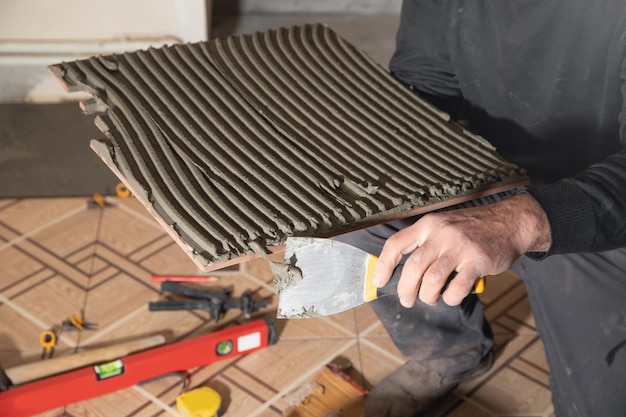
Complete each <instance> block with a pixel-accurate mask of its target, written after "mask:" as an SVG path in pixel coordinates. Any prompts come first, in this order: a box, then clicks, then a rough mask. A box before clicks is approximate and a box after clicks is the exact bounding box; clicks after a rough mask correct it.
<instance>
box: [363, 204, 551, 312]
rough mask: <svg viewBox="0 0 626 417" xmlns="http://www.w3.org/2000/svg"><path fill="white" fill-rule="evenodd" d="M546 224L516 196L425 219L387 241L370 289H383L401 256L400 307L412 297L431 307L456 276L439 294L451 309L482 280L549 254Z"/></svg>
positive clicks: (539, 212)
mask: <svg viewBox="0 0 626 417" xmlns="http://www.w3.org/2000/svg"><path fill="white" fill-rule="evenodd" d="M550 244H551V235H550V226H549V224H548V220H547V218H546V215H545V213H544V211H543V210H542V208H541V207H540V206H539V204H538V203H537V201H536V200H535V199H534V198H533V197H531V196H530V195H529V194H526V193H521V194H518V195H516V196H513V197H511V198H508V199H506V200H502V201H500V202H497V203H494V204H489V205H486V206H482V207H472V208H466V209H459V210H453V211H444V212H437V213H430V214H427V215H425V216H424V217H422V218H420V219H419V220H418V221H417V222H415V223H414V224H413V225H412V226H409V227H407V228H405V229H403V230H401V231H399V232H398V233H396V234H395V235H393V236H392V237H390V238H389V239H388V240H387V242H386V243H385V246H384V247H383V250H382V253H381V255H380V257H379V261H378V263H377V265H376V268H375V270H374V278H373V279H374V283H375V284H377V285H379V286H383V285H384V284H385V283H386V282H387V281H388V280H389V277H390V276H391V274H392V272H393V270H394V269H395V267H396V265H397V264H398V262H399V261H400V259H401V258H402V256H403V255H406V254H410V256H409V258H408V259H407V261H406V264H405V265H404V268H403V271H402V276H401V278H400V283H399V284H398V295H399V298H400V302H401V304H402V305H403V306H405V307H411V306H413V305H414V304H415V301H416V299H417V297H419V298H420V300H422V301H423V302H425V303H427V304H435V303H437V301H438V300H439V294H440V293H441V290H442V288H443V287H444V285H445V283H446V281H447V279H448V277H449V276H450V274H451V273H452V272H453V271H456V272H457V274H456V276H455V277H454V279H453V280H452V281H451V282H450V284H449V286H448V288H447V289H446V291H445V292H444V293H443V300H444V301H445V302H446V304H449V305H457V304H459V303H461V301H462V300H463V299H464V298H465V297H466V296H467V294H469V293H470V292H471V290H472V288H473V285H474V282H475V281H476V280H477V279H478V278H479V277H481V276H484V275H495V274H498V273H500V272H503V271H505V270H506V269H508V268H509V267H510V266H511V264H512V263H513V262H514V261H515V260H516V259H517V258H519V257H520V256H521V255H523V254H524V253H527V252H545V251H547V250H548V249H549V248H550Z"/></svg>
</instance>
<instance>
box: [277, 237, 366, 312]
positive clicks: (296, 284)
mask: <svg viewBox="0 0 626 417" xmlns="http://www.w3.org/2000/svg"><path fill="white" fill-rule="evenodd" d="M371 257H372V255H370V254H368V253H367V252H365V251H363V250H361V249H358V248H356V247H354V246H351V245H348V244H346V243H343V242H338V241H334V240H330V239H321V238H308V237H289V238H287V242H286V249H285V261H286V262H287V263H288V264H289V269H288V272H286V273H283V274H281V275H277V276H276V278H275V283H276V287H277V291H278V314H277V316H278V317H279V318H306V317H319V316H328V315H331V314H336V313H340V312H342V311H346V310H349V309H351V308H354V307H356V306H359V305H361V304H363V303H364V302H365V301H364V292H365V281H366V276H367V273H368V264H369V265H371V263H370V262H371ZM374 258H375V257H374Z"/></svg>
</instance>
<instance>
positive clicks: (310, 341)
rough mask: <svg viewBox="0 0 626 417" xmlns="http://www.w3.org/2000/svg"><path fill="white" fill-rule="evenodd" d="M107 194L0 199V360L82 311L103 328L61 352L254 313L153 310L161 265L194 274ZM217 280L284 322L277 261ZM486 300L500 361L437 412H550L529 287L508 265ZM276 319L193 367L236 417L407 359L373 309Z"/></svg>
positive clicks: (153, 227) (106, 407) (138, 392)
mask: <svg viewBox="0 0 626 417" xmlns="http://www.w3.org/2000/svg"><path fill="white" fill-rule="evenodd" d="M108 201H109V202H110V206H108V207H105V208H99V207H98V208H89V206H88V204H87V199H86V198H73V199H23V200H0V322H1V323H2V328H1V330H0V363H1V364H2V366H3V367H4V368H10V367H12V366H16V365H18V364H23V363H30V362H33V361H39V360H40V353H41V348H40V346H39V342H38V337H39V333H40V332H41V331H42V330H45V329H49V328H53V327H57V328H58V326H59V324H60V323H61V322H62V321H63V320H64V319H67V318H68V317H69V316H70V315H71V314H73V313H82V314H84V316H85V318H86V319H87V320H88V321H90V322H96V323H98V330H91V331H84V332H82V333H78V332H72V333H70V332H65V333H61V335H60V338H59V344H58V345H57V348H56V350H55V353H54V354H55V356H57V357H58V356H63V355H68V354H71V353H72V352H73V351H74V350H75V349H77V348H83V347H84V348H88V347H90V346H98V345H106V344H111V343H114V342H116V341H119V340H124V339H125V338H129V337H133V336H136V335H150V334H157V333H161V334H163V333H165V334H167V335H168V338H169V339H168V340H169V341H170V342H171V341H175V340H180V339H185V338H189V337H192V336H196V335H200V334H204V333H207V332H210V331H212V330H215V329H219V328H221V327H223V326H227V325H230V324H236V323H243V322H245V321H246V319H245V318H244V317H243V315H242V314H241V313H240V312H239V311H238V310H231V311H230V312H229V313H228V314H227V315H226V316H225V317H224V319H223V320H221V321H220V322H218V323H215V322H214V321H212V320H211V319H210V317H209V315H208V313H206V312H205V311H203V310H195V311H172V312H154V311H149V310H148V308H147V304H148V302H149V301H154V300H158V299H160V298H162V297H163V294H160V293H159V285H158V284H157V283H154V282H151V281H150V276H151V275H152V274H161V275H167V274H190V275H194V274H197V273H198V271H197V270H196V268H195V266H194V265H193V263H192V262H191V261H190V260H189V259H188V258H187V256H186V255H185V254H184V253H183V251H182V250H181V249H180V248H179V247H178V246H177V245H176V244H175V243H174V242H173V241H172V240H171V238H170V237H169V236H168V235H167V234H166V233H165V232H164V231H163V230H162V229H161V227H160V226H159V225H158V224H157V223H156V222H155V221H154V220H153V219H152V218H151V217H150V216H149V214H148V213H147V212H146V211H145V210H144V208H143V207H142V206H141V205H140V204H139V203H138V202H137V201H136V200H135V199H134V198H132V197H131V198H127V199H119V198H110V199H109V200H108ZM274 256H280V255H274ZM211 275H212V276H216V277H219V280H218V281H216V282H213V283H211V284H204V285H208V286H213V287H215V286H225V287H232V288H233V295H234V296H238V295H239V294H241V293H242V292H243V291H245V290H252V291H253V292H254V296H255V297H256V298H261V299H266V300H267V301H268V302H269V307H268V308H267V309H264V310H262V311H261V312H259V313H258V314H257V315H255V316H253V318H257V317H261V316H264V317H275V306H276V299H275V297H274V296H273V286H272V274H271V272H270V270H269V267H268V263H267V261H265V260H262V259H259V260H254V261H250V262H247V263H244V264H240V265H239V266H238V267H235V268H231V269H229V270H225V271H221V272H215V273H212V274H211ZM483 300H484V302H485V304H486V314H487V316H488V318H489V319H490V321H491V323H492V326H493V329H494V332H495V333H496V341H497V345H498V351H497V359H496V362H495V365H494V367H493V369H492V371H491V372H490V373H489V374H488V375H486V376H485V377H483V378H481V379H479V380H477V381H474V382H472V383H470V384H466V385H463V386H461V387H459V388H458V389H457V390H456V392H455V393H454V395H453V396H450V398H448V399H447V401H446V404H445V407H442V408H441V410H440V412H439V414H438V415H439V416H451V417H452V416H453V417H458V416H463V417H473V416H550V415H552V406H551V403H550V391H549V388H548V370H547V365H546V362H545V358H544V355H543V350H542V345H541V342H540V341H539V339H538V337H537V333H536V330H535V327H534V322H533V319H532V316H531V313H530V310H529V305H528V301H527V299H526V296H525V291H524V287H523V285H522V283H521V282H520V281H519V279H518V278H517V277H515V276H513V275H512V274H503V275H502V276H498V277H492V278H489V280H488V287H487V291H486V293H485V294H484V295H483ZM278 328H279V331H280V335H279V341H278V343H277V344H276V345H274V346H270V347H267V348H264V349H262V350H259V351H257V352H253V353H249V354H247V355H244V356H240V357H238V358H235V359H229V360H225V361H220V362H216V363H213V364H211V365H209V366H206V367H204V368H201V369H195V370H192V378H191V384H192V386H199V385H209V386H213V387H215V388H216V389H218V391H219V392H220V393H222V395H223V397H224V398H226V400H227V410H226V416H233V417H252V416H263V417H270V416H280V415H283V413H284V412H285V411H287V410H288V409H289V408H290V403H289V401H287V400H286V399H285V398H284V397H286V398H287V399H288V398H290V397H289V394H290V393H292V392H293V391H296V390H297V389H298V388H301V387H303V386H304V385H306V384H307V383H308V382H309V381H310V380H311V378H313V377H314V376H315V375H316V374H317V373H318V372H320V371H321V369H322V367H323V366H324V365H325V364H327V363H329V362H331V361H333V359H335V358H336V357H344V358H347V359H349V360H350V361H351V362H352V364H353V369H352V371H351V372H350V375H351V376H352V377H353V378H354V379H355V380H356V381H357V382H358V383H359V384H361V385H363V386H365V387H366V388H370V387H371V386H373V385H374V384H376V383H377V382H378V381H380V380H381V379H382V378H383V377H384V376H385V375H386V374H388V373H389V372H391V371H393V370H394V369H395V368H397V367H398V366H399V365H401V364H402V363H403V362H404V360H405V358H403V357H402V355H400V354H399V352H398V351H397V350H396V349H395V348H394V346H393V345H392V343H391V342H390V340H389V338H388V337H387V336H386V333H385V332H384V330H383V328H382V327H381V325H380V323H379V322H378V320H377V318H376V317H375V315H374V314H373V313H372V311H371V309H370V308H369V307H368V306H363V307H360V308H357V309H355V310H354V311H349V312H345V313H342V314H339V315H336V316H332V317H327V318H318V319H305V320H294V321H279V322H278ZM180 388H181V385H180V381H179V380H178V379H177V378H167V379H163V380H159V381H155V382H152V383H149V384H147V385H142V386H136V387H133V388H128V389H125V390H122V391H118V392H115V393H111V394H108V395H105V396H103V397H100V398H95V399H92V400H88V401H84V402H80V403H76V404H72V405H69V406H67V407H65V408H64V409H56V410H51V411H50V412H47V413H44V414H42V415H43V416H50V417H52V416H55V417H56V416H63V415H65V416H75V417H79V416H86V415H94V416H120V417H123V416H157V415H158V416H165V415H177V414H176V411H175V409H176V406H175V398H176V396H177V395H178V394H179V391H180ZM0 395H1V393H0ZM292 398H293V396H292ZM0 414H1V413H0Z"/></svg>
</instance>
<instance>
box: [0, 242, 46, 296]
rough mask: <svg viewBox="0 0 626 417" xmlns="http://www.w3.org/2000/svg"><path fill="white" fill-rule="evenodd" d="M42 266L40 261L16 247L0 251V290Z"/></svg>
mask: <svg viewBox="0 0 626 417" xmlns="http://www.w3.org/2000/svg"><path fill="white" fill-rule="evenodd" d="M42 268H43V265H42V264H41V262H39V261H38V260H37V259H35V258H33V257H31V256H29V255H28V253H24V252H23V251H21V250H19V249H17V248H14V247H8V248H6V249H4V250H2V251H0V291H1V290H2V289H4V288H7V287H9V286H11V285H14V284H15V283H17V282H18V281H19V280H21V279H24V278H27V277H28V276H30V275H31V274H33V273H35V272H37V271H40V270H41V269H42Z"/></svg>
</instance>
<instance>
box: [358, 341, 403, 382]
mask: <svg viewBox="0 0 626 417" xmlns="http://www.w3.org/2000/svg"><path fill="white" fill-rule="evenodd" d="M359 350H360V353H359V354H360V356H361V361H362V363H363V370H362V373H363V378H364V379H365V381H367V384H368V385H367V386H366V388H367V389H370V388H371V387H373V386H374V385H376V384H377V383H379V382H380V381H381V380H382V379H383V378H385V377H386V376H387V375H389V374H390V373H391V372H393V371H395V370H396V369H397V368H399V367H400V366H402V364H404V363H405V362H406V361H407V358H405V357H404V356H403V355H402V354H401V353H400V352H399V351H398V349H397V348H396V347H395V345H394V344H393V342H392V341H391V340H389V339H388V338H366V339H361V340H360V343H359Z"/></svg>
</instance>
